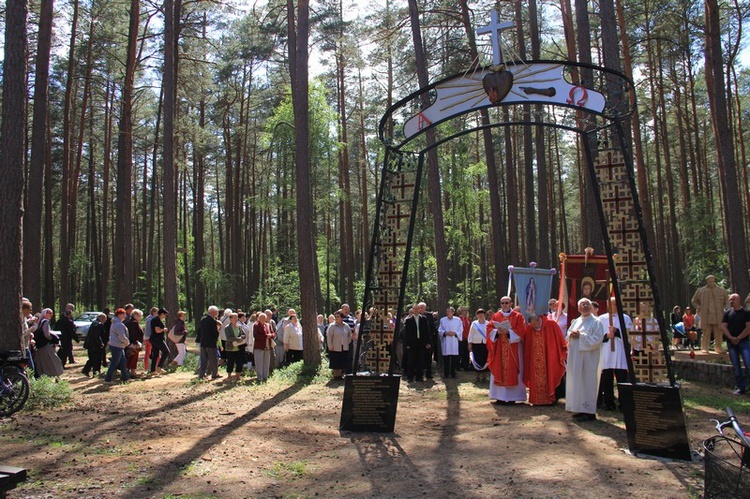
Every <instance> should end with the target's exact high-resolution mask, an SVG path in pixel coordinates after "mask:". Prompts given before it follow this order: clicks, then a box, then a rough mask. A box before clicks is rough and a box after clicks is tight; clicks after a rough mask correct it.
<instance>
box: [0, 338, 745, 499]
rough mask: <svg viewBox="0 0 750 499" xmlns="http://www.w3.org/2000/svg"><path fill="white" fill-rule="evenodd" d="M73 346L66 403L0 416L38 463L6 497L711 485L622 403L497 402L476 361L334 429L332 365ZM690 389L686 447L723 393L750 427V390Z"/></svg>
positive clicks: (649, 493)
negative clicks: (301, 367) (381, 425)
mask: <svg viewBox="0 0 750 499" xmlns="http://www.w3.org/2000/svg"><path fill="white" fill-rule="evenodd" d="M76 354H77V362H78V363H77V364H75V365H72V366H69V367H68V369H66V371H65V374H64V375H63V378H64V379H66V380H68V381H69V382H70V383H71V385H72V386H73V388H74V393H75V394H74V399H73V402H71V403H70V404H68V405H66V406H64V407H60V408H56V409H52V410H45V411H34V412H28V411H22V412H20V413H18V414H16V415H15V417H14V418H12V419H6V420H0V449H2V457H0V464H7V465H13V466H21V467H24V468H27V469H28V470H29V480H28V481H27V482H26V483H24V484H23V485H22V486H20V487H19V488H18V489H16V490H14V491H11V492H10V493H9V497H11V498H14V497H55V498H58V497H107V498H112V497H128V498H131V497H178V496H180V497H231V498H233V497H238V498H239V497H312V496H322V497H448V496H456V497H477V498H479V497H576V498H583V497H597V498H606V497H618V498H619V497H657V496H658V497H660V498H667V497H680V498H681V497H700V496H702V488H703V463H702V461H700V460H699V459H698V460H695V461H693V462H680V461H663V460H655V459H643V458H636V457H632V456H630V455H629V454H628V453H627V452H626V450H625V449H626V448H627V439H626V434H625V429H624V423H623V420H622V415H621V414H620V413H619V412H612V411H609V412H601V413H600V414H599V419H598V420H596V421H592V422H583V423H578V422H574V421H573V420H572V419H571V417H570V414H569V413H567V412H565V410H564V407H563V405H562V404H558V405H555V406H550V407H532V406H529V405H526V404H523V405H520V404H519V405H516V406H496V405H493V404H491V403H490V401H489V400H488V398H487V387H486V383H485V384H481V385H480V384H475V383H474V375H473V373H459V376H458V379H449V380H446V381H445V382H443V380H441V379H439V377H436V378H435V380H433V381H434V382H433V381H431V382H425V383H406V382H403V383H402V384H401V391H400V397H399V402H398V414H397V419H396V432H395V433H393V434H385V435H383V434H355V433H349V432H342V431H339V429H338V426H339V418H340V412H341V403H342V397H343V391H344V385H343V383H342V382H340V381H332V380H330V379H328V378H327V377H326V376H318V378H315V379H312V380H311V379H309V378H295V375H294V373H293V371H294V369H293V368H290V369H287V370H280V371H277V372H276V373H275V374H274V376H273V377H272V378H271V379H270V380H269V381H268V382H267V383H265V384H256V382H255V381H254V378H252V377H250V378H247V379H246V380H245V381H242V382H240V383H238V384H236V383H234V382H229V381H227V380H226V377H225V378H223V379H221V380H217V381H212V382H200V383H199V382H196V376H195V375H193V374H191V373H188V372H175V373H172V374H169V375H165V376H161V377H157V378H147V379H137V380H134V381H132V382H130V383H126V384H115V385H105V384H104V382H103V380H102V379H91V378H87V377H85V376H83V375H82V374H81V373H80V368H81V365H82V364H81V361H82V360H85V352H82V351H80V350H78V349H77V350H76ZM141 366H142V364H141ZM297 370H298V369H297ZM682 393H683V398H684V399H685V410H686V414H687V418H688V419H687V420H688V428H689V435H690V440H691V447H692V448H693V449H696V450H697V449H700V447H701V441H702V440H703V439H705V438H706V437H708V436H710V435H712V434H713V432H714V430H713V425H712V423H710V421H709V420H710V419H711V418H721V417H722V414H723V413H722V411H721V410H719V408H721V407H723V406H724V405H728V404H733V405H735V407H736V408H737V409H738V415H739V416H740V419H741V420H744V421H746V422H748V423H747V426H750V399H748V397H741V398H740V399H738V398H732V395H731V394H730V393H731V392H730V390H728V389H723V388H715V387H708V386H703V385H700V384H697V383H690V382H685V383H684V384H683V389H682Z"/></svg>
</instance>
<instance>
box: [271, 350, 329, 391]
mask: <svg viewBox="0 0 750 499" xmlns="http://www.w3.org/2000/svg"><path fill="white" fill-rule="evenodd" d="M327 366H328V359H327V358H326V356H325V354H324V353H323V354H321V361H320V365H319V366H318V367H312V366H309V365H307V364H305V363H304V362H295V363H294V364H290V365H288V366H285V367H282V368H281V369H274V371H273V374H271V377H270V378H269V383H289V382H291V383H301V384H303V385H310V384H322V383H326V382H328V381H330V379H331V371H330V370H329V369H328V367H327Z"/></svg>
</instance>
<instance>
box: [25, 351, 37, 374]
mask: <svg viewBox="0 0 750 499" xmlns="http://www.w3.org/2000/svg"><path fill="white" fill-rule="evenodd" d="M26 360H27V361H28V363H29V369H31V370H32V371H36V366H35V365H34V357H33V356H32V355H31V349H30V348H27V349H26Z"/></svg>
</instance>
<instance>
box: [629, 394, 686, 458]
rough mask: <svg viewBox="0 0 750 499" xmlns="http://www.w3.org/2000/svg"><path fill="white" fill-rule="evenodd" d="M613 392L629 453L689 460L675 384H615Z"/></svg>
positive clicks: (683, 415)
mask: <svg viewBox="0 0 750 499" xmlns="http://www.w3.org/2000/svg"><path fill="white" fill-rule="evenodd" d="M617 389H618V391H619V392H620V402H621V404H622V411H623V415H624V417H625V428H626V430H627V434H628V447H629V448H630V452H632V453H633V454H636V455H637V454H648V455H651V456H658V457H665V458H669V459H681V460H683V461H691V460H692V455H691V452H690V439H689V438H688V434H687V425H686V422H685V413H684V412H683V410H682V395H681V394H680V385H679V383H678V384H677V385H676V386H669V385H652V384H641V383H638V384H631V383H618V386H617Z"/></svg>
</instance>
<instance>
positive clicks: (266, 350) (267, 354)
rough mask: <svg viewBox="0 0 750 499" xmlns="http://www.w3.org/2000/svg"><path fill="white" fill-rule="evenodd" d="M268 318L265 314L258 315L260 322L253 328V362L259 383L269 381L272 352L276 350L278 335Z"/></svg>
mask: <svg viewBox="0 0 750 499" xmlns="http://www.w3.org/2000/svg"><path fill="white" fill-rule="evenodd" d="M267 321H268V317H267V316H266V314H264V313H260V314H258V322H256V323H255V325H254V326H253V340H254V343H253V361H254V362H255V372H256V373H257V374H258V381H265V380H267V379H268V371H269V369H270V366H271V350H273V348H274V341H273V340H274V338H276V333H274V332H273V331H271V327H270V326H269V325H268V322H267Z"/></svg>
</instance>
